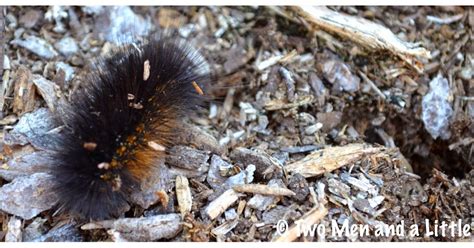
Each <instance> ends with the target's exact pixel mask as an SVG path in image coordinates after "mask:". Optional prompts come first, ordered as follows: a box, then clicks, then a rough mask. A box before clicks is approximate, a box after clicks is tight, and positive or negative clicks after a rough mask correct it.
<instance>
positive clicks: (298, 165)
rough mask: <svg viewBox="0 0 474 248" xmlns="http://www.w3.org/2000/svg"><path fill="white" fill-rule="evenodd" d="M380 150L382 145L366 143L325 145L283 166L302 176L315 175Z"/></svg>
mask: <svg viewBox="0 0 474 248" xmlns="http://www.w3.org/2000/svg"><path fill="white" fill-rule="evenodd" d="M381 151H383V148H382V147H372V146H370V145H368V144H349V145H346V146H335V147H327V148H324V149H321V150H318V151H315V152H312V153H311V154H309V155H308V156H306V157H304V158H303V159H301V160H298V161H296V162H294V163H291V164H289V165H287V166H285V168H286V170H287V171H288V172H291V173H299V174H301V175H302V176H304V177H315V176H319V175H322V174H324V173H325V172H331V171H333V170H336V169H338V168H341V167H342V166H345V165H348V164H350V163H353V162H355V161H358V160H360V159H361V158H362V157H363V156H366V155H369V154H374V153H378V152H381Z"/></svg>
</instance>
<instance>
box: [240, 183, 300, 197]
mask: <svg viewBox="0 0 474 248" xmlns="http://www.w3.org/2000/svg"><path fill="white" fill-rule="evenodd" d="M232 188H233V189H234V190H235V191H237V192H240V193H253V194H261V195H272V196H294V195H296V194H295V192H293V191H291V190H289V189H285V188H275V187H271V186H268V185H263V184H242V185H235V186H234V187H232Z"/></svg>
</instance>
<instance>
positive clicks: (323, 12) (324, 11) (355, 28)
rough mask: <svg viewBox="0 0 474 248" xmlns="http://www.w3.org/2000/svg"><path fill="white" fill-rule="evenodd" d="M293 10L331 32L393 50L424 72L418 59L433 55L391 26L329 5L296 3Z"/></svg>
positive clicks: (379, 48)
mask: <svg viewBox="0 0 474 248" xmlns="http://www.w3.org/2000/svg"><path fill="white" fill-rule="evenodd" d="M292 9H293V10H294V11H295V12H296V13H297V14H299V15H300V16H301V17H302V18H304V19H305V20H306V21H308V22H309V23H311V24H314V25H316V26H318V27H319V28H321V29H323V30H325V31H327V32H331V33H336V34H338V35H340V36H342V37H344V38H347V39H350V40H352V41H354V42H356V43H358V44H359V45H361V46H363V47H366V48H368V49H373V50H388V51H390V52H391V53H393V54H395V55H397V56H398V57H399V58H401V59H402V60H404V61H405V62H406V63H408V65H410V66H411V67H413V68H414V69H415V70H416V71H417V72H418V73H420V74H421V73H423V64H422V63H421V62H420V61H419V60H418V59H417V58H420V57H421V58H426V59H429V58H431V55H430V52H429V51H428V50H426V49H425V48H423V47H419V44H416V43H410V42H405V41H403V40H401V39H399V38H398V37H397V36H396V35H395V34H393V33H392V31H390V29H388V28H386V27H384V26H382V25H380V24H377V23H374V22H371V21H369V20H366V19H364V18H361V17H357V16H350V15H346V14H342V13H338V12H335V11H332V10H330V9H328V8H326V7H316V6H295V7H292Z"/></svg>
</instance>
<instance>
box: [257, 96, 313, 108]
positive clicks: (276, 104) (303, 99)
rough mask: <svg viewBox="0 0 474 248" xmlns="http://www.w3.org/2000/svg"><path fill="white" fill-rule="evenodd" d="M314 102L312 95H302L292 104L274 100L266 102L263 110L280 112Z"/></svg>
mask: <svg viewBox="0 0 474 248" xmlns="http://www.w3.org/2000/svg"><path fill="white" fill-rule="evenodd" d="M313 101H314V96H313V95H304V96H300V97H298V98H296V99H295V100H294V101H293V102H291V103H287V102H286V101H284V100H282V99H275V100H271V101H268V102H267V103H266V104H265V106H264V107H265V109H266V110H268V111H273V110H280V109H290V108H296V107H299V106H303V105H307V104H311V103H313Z"/></svg>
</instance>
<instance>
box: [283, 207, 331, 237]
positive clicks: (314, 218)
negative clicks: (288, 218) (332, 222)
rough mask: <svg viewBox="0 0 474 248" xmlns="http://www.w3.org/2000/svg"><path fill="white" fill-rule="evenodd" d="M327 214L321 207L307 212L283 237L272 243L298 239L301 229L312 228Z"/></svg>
mask: <svg viewBox="0 0 474 248" xmlns="http://www.w3.org/2000/svg"><path fill="white" fill-rule="evenodd" d="M327 213H328V210H327V209H326V208H325V207H323V206H321V207H320V208H313V209H311V210H310V211H309V212H307V213H306V214H305V215H303V217H301V219H299V220H297V221H295V224H294V225H293V226H291V227H290V228H289V229H288V230H287V231H286V232H285V233H284V234H283V235H281V236H279V237H278V238H276V239H275V240H274V241H277V242H291V241H294V240H296V239H297V238H298V237H300V236H301V235H300V233H301V227H302V226H306V227H308V228H310V227H312V226H313V225H315V224H316V223H318V222H319V221H320V220H321V219H323V218H324V217H325V216H326V215H327Z"/></svg>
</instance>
